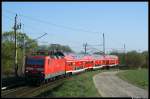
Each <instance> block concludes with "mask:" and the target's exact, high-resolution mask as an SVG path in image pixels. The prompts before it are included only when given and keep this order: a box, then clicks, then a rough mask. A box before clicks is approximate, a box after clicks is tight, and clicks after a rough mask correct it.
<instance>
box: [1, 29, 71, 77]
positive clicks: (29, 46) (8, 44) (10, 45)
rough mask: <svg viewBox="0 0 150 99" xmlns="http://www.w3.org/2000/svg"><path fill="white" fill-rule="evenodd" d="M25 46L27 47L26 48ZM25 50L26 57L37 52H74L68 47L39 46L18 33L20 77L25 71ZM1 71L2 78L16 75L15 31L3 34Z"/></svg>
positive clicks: (56, 45)
mask: <svg viewBox="0 0 150 99" xmlns="http://www.w3.org/2000/svg"><path fill="white" fill-rule="evenodd" d="M24 44H25V46H24ZM24 48H25V55H27V54H28V53H31V52H32V51H37V50H55V49H56V50H61V51H63V52H73V51H72V49H71V48H70V47H69V46H67V45H59V44H51V45H49V46H48V45H47V46H46V45H38V43H37V41H35V40H34V39H31V38H30V37H29V36H27V35H26V34H25V33H21V32H17V60H18V67H17V73H18V75H22V72H23V69H24V68H22V66H23V60H24V58H23V55H24V54H23V49H24ZM1 54H2V57H1V60H2V63H1V69H2V76H4V75H5V76H9V75H14V73H15V66H14V64H15V34H14V32H13V31H9V32H3V33H2V48H1Z"/></svg>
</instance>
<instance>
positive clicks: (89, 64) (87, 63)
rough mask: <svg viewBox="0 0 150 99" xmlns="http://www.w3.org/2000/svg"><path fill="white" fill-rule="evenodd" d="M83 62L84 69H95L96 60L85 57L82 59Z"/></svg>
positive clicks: (88, 56)
mask: <svg viewBox="0 0 150 99" xmlns="http://www.w3.org/2000/svg"><path fill="white" fill-rule="evenodd" d="M82 60H83V61H84V63H85V64H84V69H93V66H94V58H93V57H92V56H90V55H87V56H84V57H83V58H82Z"/></svg>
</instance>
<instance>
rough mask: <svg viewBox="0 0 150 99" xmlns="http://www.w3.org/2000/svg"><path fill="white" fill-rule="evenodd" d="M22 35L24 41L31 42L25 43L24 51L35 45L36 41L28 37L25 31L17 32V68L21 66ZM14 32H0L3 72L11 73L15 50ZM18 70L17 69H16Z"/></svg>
mask: <svg viewBox="0 0 150 99" xmlns="http://www.w3.org/2000/svg"><path fill="white" fill-rule="evenodd" d="M23 36H24V37H25V41H26V42H32V43H30V44H27V48H26V53H28V52H29V51H30V50H32V49H34V48H36V47H37V42H36V41H34V40H32V39H31V38H29V37H28V36H27V35H25V33H20V32H17V45H18V46H17V50H18V53H17V56H18V58H17V60H18V66H19V69H20V68H21V66H22V60H23V53H22V50H23ZM14 41H15V39H14V32H13V31H9V32H3V33H2V72H3V74H8V75H9V74H11V73H12V72H13V66H14V52H15V43H14ZM17 72H18V70H17Z"/></svg>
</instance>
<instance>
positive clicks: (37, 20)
mask: <svg viewBox="0 0 150 99" xmlns="http://www.w3.org/2000/svg"><path fill="white" fill-rule="evenodd" d="M6 11H7V12H10V13H12V14H15V12H12V11H9V10H6ZM19 15H20V16H22V17H24V18H28V19H30V20H32V21H36V22H41V23H44V24H49V25H52V26H56V27H60V28H64V29H69V30H73V31H82V32H88V33H97V34H98V33H99V32H96V31H90V30H85V29H80V28H73V27H70V26H65V25H60V24H56V23H52V22H49V21H44V20H41V19H38V18H33V17H30V16H26V15H23V14H19Z"/></svg>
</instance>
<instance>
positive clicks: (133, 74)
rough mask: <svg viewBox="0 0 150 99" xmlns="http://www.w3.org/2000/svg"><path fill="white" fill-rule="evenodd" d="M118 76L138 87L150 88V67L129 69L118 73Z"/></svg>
mask: <svg viewBox="0 0 150 99" xmlns="http://www.w3.org/2000/svg"><path fill="white" fill-rule="evenodd" d="M117 76H119V77H120V78H121V79H123V80H126V81H127V82H129V83H131V84H134V85H135V86H137V87H140V88H143V89H148V69H140V70H139V69H135V70H127V71H124V72H120V73H118V74H117Z"/></svg>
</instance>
